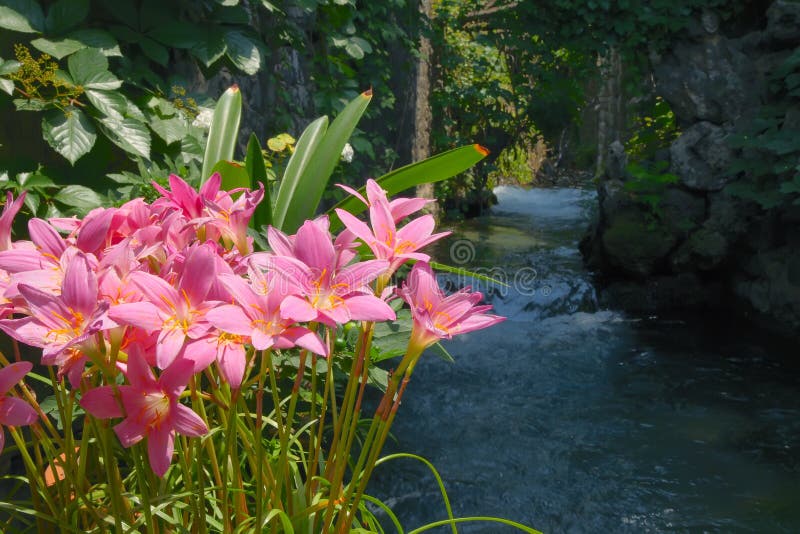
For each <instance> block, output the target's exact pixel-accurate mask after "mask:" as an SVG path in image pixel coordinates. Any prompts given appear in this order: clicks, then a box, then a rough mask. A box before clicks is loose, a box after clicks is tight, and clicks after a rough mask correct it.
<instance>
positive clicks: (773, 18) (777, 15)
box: [765, 0, 800, 45]
mask: <svg viewBox="0 0 800 534" xmlns="http://www.w3.org/2000/svg"><path fill="white" fill-rule="evenodd" d="M765 33H766V35H767V37H768V38H770V39H772V40H774V41H778V42H786V43H790V44H795V45H796V44H797V42H798V41H800V3H797V2H790V1H788V0H776V1H775V2H773V3H772V5H771V6H769V9H768V10H767V29H766V32H765Z"/></svg>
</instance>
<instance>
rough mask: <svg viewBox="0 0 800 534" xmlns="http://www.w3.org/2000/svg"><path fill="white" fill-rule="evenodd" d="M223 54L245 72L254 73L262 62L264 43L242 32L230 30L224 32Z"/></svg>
mask: <svg viewBox="0 0 800 534" xmlns="http://www.w3.org/2000/svg"><path fill="white" fill-rule="evenodd" d="M225 45H226V46H227V49H226V52H225V55H227V56H228V58H229V59H230V60H231V62H232V63H233V64H234V65H236V68H238V69H239V70H241V71H242V72H244V73H245V74H250V75H252V74H255V73H257V72H258V71H259V70H260V69H261V66H262V65H263V63H264V55H265V50H264V45H263V44H262V43H261V42H259V41H258V40H257V39H256V38H254V37H251V36H249V35H247V34H245V33H244V32H241V31H238V30H232V31H229V32H226V33H225Z"/></svg>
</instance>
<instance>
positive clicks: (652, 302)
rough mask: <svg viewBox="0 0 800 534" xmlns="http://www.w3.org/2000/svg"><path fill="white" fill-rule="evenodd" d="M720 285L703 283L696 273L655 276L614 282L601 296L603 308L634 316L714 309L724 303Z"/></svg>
mask: <svg viewBox="0 0 800 534" xmlns="http://www.w3.org/2000/svg"><path fill="white" fill-rule="evenodd" d="M722 294H723V292H722V285H721V284H720V283H719V282H708V281H706V280H701V279H700V278H699V277H698V276H697V275H695V274H693V273H681V274H678V275H670V276H656V277H653V278H650V279H648V280H646V281H614V282H612V283H610V284H609V285H608V286H606V287H604V288H603V289H602V290H601V292H600V295H599V301H600V302H599V303H600V305H601V306H613V307H617V308H622V309H623V310H625V311H628V312H633V313H659V312H662V311H663V310H676V309H698V308H711V307H713V306H714V303H718V302H720V301H721V300H722Z"/></svg>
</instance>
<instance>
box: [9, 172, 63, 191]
mask: <svg viewBox="0 0 800 534" xmlns="http://www.w3.org/2000/svg"><path fill="white" fill-rule="evenodd" d="M17 182H18V183H19V185H21V186H22V187H24V188H25V189H31V188H34V187H55V185H56V184H55V183H54V182H53V180H51V179H50V178H48V177H47V176H45V175H44V174H40V173H38V172H25V173H20V174H18V175H17Z"/></svg>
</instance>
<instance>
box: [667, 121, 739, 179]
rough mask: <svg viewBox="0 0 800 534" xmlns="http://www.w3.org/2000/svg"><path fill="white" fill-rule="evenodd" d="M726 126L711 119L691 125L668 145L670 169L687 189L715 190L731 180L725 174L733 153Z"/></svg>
mask: <svg viewBox="0 0 800 534" xmlns="http://www.w3.org/2000/svg"><path fill="white" fill-rule="evenodd" d="M727 137H728V131H727V129H726V128H723V127H721V126H717V125H715V124H712V123H710V122H706V121H703V122H698V123H697V124H694V125H692V126H690V127H689V128H688V129H687V130H686V131H684V132H683V134H682V135H681V136H680V137H679V138H678V139H676V140H675V142H673V143H672V146H671V147H670V162H671V164H670V169H671V171H672V172H673V173H675V174H677V175H678V176H680V178H681V182H682V183H683V184H684V185H685V186H686V187H688V188H690V189H695V190H698V191H716V190H719V189H722V187H723V186H724V185H725V184H726V183H728V181H730V177H727V176H725V175H724V173H725V171H726V169H727V168H728V165H729V164H730V162H731V159H732V157H733V152H732V150H731V147H730V146H729V145H728V142H727Z"/></svg>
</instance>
